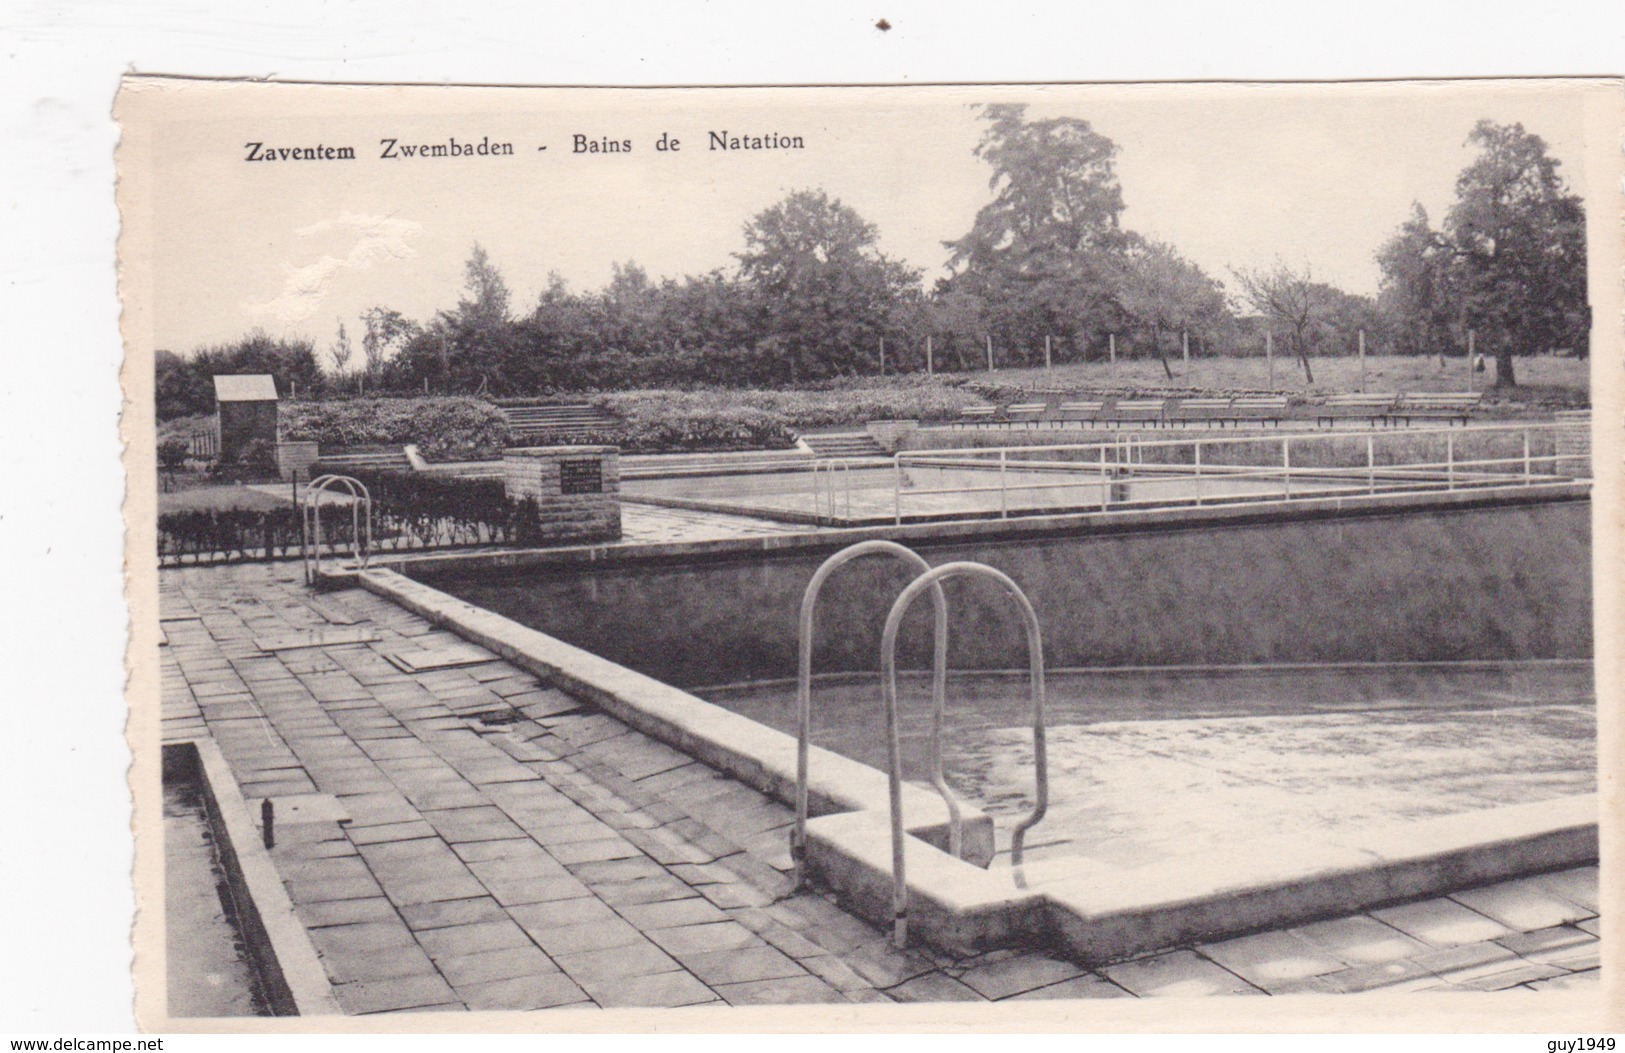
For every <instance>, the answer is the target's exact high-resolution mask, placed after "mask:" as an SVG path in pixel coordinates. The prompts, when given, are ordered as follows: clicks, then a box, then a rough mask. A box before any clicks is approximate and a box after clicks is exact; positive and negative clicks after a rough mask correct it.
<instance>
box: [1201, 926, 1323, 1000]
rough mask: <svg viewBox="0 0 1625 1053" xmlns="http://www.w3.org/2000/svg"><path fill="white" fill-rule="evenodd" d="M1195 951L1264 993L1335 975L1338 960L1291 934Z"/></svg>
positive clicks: (1260, 936)
mask: <svg viewBox="0 0 1625 1053" xmlns="http://www.w3.org/2000/svg"><path fill="white" fill-rule="evenodd" d="M1196 949H1197V951H1198V952H1199V953H1200V954H1201V955H1202V956H1203V957H1205V958H1208V959H1210V960H1212V961H1214V962H1217V963H1218V964H1219V965H1222V966H1223V967H1224V968H1226V969H1228V970H1229V971H1230V972H1233V973H1235V974H1236V975H1237V976H1239V977H1241V978H1242V979H1243V980H1246V981H1248V982H1249V983H1251V984H1253V985H1254V986H1257V987H1262V988H1264V989H1266V990H1269V989H1271V987H1272V985H1274V984H1278V983H1281V982H1283V981H1287V980H1302V979H1305V978H1307V977H1312V976H1320V975H1322V974H1324V973H1329V972H1335V971H1337V970H1339V969H1341V968H1343V967H1344V965H1345V963H1344V962H1343V960H1342V959H1340V958H1337V957H1335V956H1333V955H1332V954H1330V953H1327V952H1326V951H1324V950H1322V949H1320V948H1318V947H1316V946H1315V945H1314V944H1313V943H1311V942H1309V941H1307V940H1304V939H1300V938H1299V937H1298V936H1296V935H1294V934H1293V933H1291V932H1264V933H1259V934H1257V935H1254V936H1242V937H1240V938H1238V939H1233V940H1225V941H1223V942H1222V943H1205V944H1201V945H1200V946H1198V947H1197V948H1196Z"/></svg>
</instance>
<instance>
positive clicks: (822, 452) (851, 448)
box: [801, 431, 887, 460]
mask: <svg viewBox="0 0 1625 1053" xmlns="http://www.w3.org/2000/svg"><path fill="white" fill-rule="evenodd" d="M801 441H802V442H804V443H806V444H807V445H808V446H811V447H812V449H813V453H814V454H815V455H817V456H818V457H819V458H820V459H825V460H827V459H829V458H832V457H844V458H848V459H850V458H855V457H885V456H887V454H886V451H885V450H883V449H881V448H880V444H879V443H877V442H875V440H874V437H873V436H871V435H870V434H869V433H868V432H862V431H853V432H843V433H841V434H839V435H803V436H802V437H801Z"/></svg>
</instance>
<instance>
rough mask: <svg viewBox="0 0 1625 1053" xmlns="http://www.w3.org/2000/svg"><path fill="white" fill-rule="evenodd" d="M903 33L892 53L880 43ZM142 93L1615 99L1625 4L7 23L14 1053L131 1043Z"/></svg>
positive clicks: (651, 9)
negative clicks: (1600, 82)
mask: <svg viewBox="0 0 1625 1053" xmlns="http://www.w3.org/2000/svg"><path fill="white" fill-rule="evenodd" d="M1079 6H1081V5H1079ZM509 7H511V8H512V10H509V9H507V8H509ZM781 12H782V13H781ZM882 17H884V18H886V19H888V20H889V21H890V22H891V24H892V26H893V28H892V29H891V30H890V31H889V32H880V31H879V30H877V29H875V28H874V23H875V21H876V20H877V19H879V18H882ZM126 70H134V71H140V72H149V73H179V74H195V75H208V76H256V77H272V78H277V79H284V80H338V81H345V80H349V81H361V80H365V81H395V80H409V81H415V82H427V83H439V82H448V83H516V84H525V83H542V84H597V83H614V84H672V83H680V84H694V83H752V84H763V83H768V84H771V83H852V82H858V83H874V82H907V83H922V82H934V81H951V80H976V81H1043V80H1145V79H1179V80H1189V79H1231V80H1234V79H1341V78H1372V77H1377V78H1389V77H1410V76H1500V75H1554V74H1620V73H1625V4H1619V3H1618V2H1617V0H1614V2H1608V0H1599V2H1596V3H1577V2H1545V3H1535V2H1532V0H1522V2H1519V3H1506V2H1498V3H1484V2H1477V3H1420V2H1417V0H1410V2H1405V3H1394V2H1381V3H1373V2H1364V0H1362V2H1359V3H1348V4H1343V5H1330V4H1321V5H1316V4H1312V3H1302V2H1301V0H1300V2H1299V3H1282V2H1270V3H1250V4H1246V5H1240V4H1232V5H1222V6H1221V5H1213V4H1201V3H1169V2H1163V3H1148V2H1140V3H1112V4H1110V5H1105V4H1099V5H1089V8H1088V10H1087V13H1083V12H1079V11H1071V10H1067V11H1065V12H1062V11H1058V10H1048V9H1045V8H1043V7H1041V6H1039V5H1034V4H1012V3H999V4H995V3H993V2H991V0H989V2H984V3H980V4H976V5H971V4H954V5H943V4H927V3H918V2H895V0H866V2H865V3H862V4H855V3H832V2H827V0H826V2H822V3H816V4H814V3H807V4H802V5H798V6H796V7H793V8H792V7H788V6H785V7H782V8H770V7H769V6H768V5H766V4H747V3H737V2H726V3H722V2H713V3H689V4H685V5H681V6H679V5H676V4H666V5H657V4H628V3H622V4H609V3H598V4H585V3H575V4H570V5H568V6H565V5H557V6H552V5H540V4H518V3H515V4H512V5H494V4H480V3H475V2H471V0H456V2H452V3H446V2H444V0H441V2H437V3H420V2H405V0H394V2H390V3H345V2H342V0H328V2H320V0H281V2H278V3H275V4H271V3H260V2H256V3H242V4H235V5H229V7H228V6H227V5H221V4H218V3H209V2H202V0H189V2H185V3H166V4H154V3H146V2H143V3H129V2H126V3H115V2H109V0H96V2H82V3H78V4H76V5H74V6H72V7H71V8H70V7H68V6H67V5H65V4H61V3H46V2H37V0H21V2H19V0H9V2H8V3H6V4H5V5H4V7H3V9H0V77H4V92H3V95H0V100H3V110H0V121H3V124H0V189H3V198H0V206H3V212H0V215H3V216H4V219H3V221H0V222H3V224H4V226H3V233H0V267H3V268H4V274H3V279H4V280H3V281H0V290H3V296H4V313H3V315H0V341H3V343H0V353H3V354H4V360H3V372H0V393H3V395H0V400H3V401H0V590H3V596H4V600H3V601H0V617H3V618H4V626H3V631H0V642H3V651H0V659H3V665H0V706H4V708H5V713H6V720H5V722H4V724H3V726H0V751H3V757H0V1034H4V1035H17V1034H39V1035H47V1036H54V1035H73V1034H77V1035H89V1034H99V1033H109V1032H128V1031H130V1030H131V1029H132V1028H133V1016H132V1011H131V992H130V981H129V958H130V949H129V942H128V932H129V923H130V915H131V911H132V897H131V892H130V885H129V878H128V873H129V857H130V840H129V834H128V822H129V811H128V802H127V795H126V790H125V781H124V780H125V766H126V764H127V751H126V750H125V746H124V737H123V717H124V703H123V696H122V680H123V672H122V651H123V643H124V621H125V617H126V610H125V607H124V601H123V596H122V591H121V575H120V568H121V564H122V537H121V529H122V523H121V518H120V508H119V506H120V502H121V500H122V494H123V475H122V471H121V469H120V467H119V462H118V457H119V442H118V432H117V419H118V413H119V409H120V392H119V387H118V376H117V368H118V365H119V362H120V358H121V350H120V342H119V334H118V328H117V323H118V315H117V299H116V295H117V294H116V287H115V273H114V239H115V237H116V234H117V227H118V217H117V213H116V211H115V209H114V205H113V186H114V175H113V150H114V147H115V145H116V142H117V130H116V128H115V127H114V126H113V124H112V122H111V119H110V117H109V110H110V107H111V103H112V100H113V95H114V92H115V91H116V89H117V87H118V77H119V75H120V74H121V73H122V72H124V71H126ZM1599 145H1602V144H1599ZM1599 204H1600V202H1599ZM194 1044H196V1043H194ZM532 1044H534V1042H533V1043H532ZM876 1044H877V1043H876ZM1073 1044H1075V1043H1067V1045H1068V1046H1071V1045H1073ZM1232 1044H1233V1043H1232ZM1408 1044H1410V1045H1419V1042H1416V1041H1413V1042H1411V1043H1408ZM181 1048H185V1044H184V1043H182V1046H181ZM1507 1048H1528V1049H1544V1048H1545V1044H1544V1041H1538V1042H1537V1041H1535V1040H1533V1039H1531V1040H1525V1041H1524V1042H1523V1043H1522V1044H1521V1045H1520V1044H1517V1043H1514V1044H1512V1045H1509V1046H1508V1047H1507Z"/></svg>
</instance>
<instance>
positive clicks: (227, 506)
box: [158, 483, 289, 513]
mask: <svg viewBox="0 0 1625 1053" xmlns="http://www.w3.org/2000/svg"><path fill="white" fill-rule="evenodd" d="M288 502H289V498H288V497H287V496H273V495H271V494H264V493H261V492H260V491H258V490H250V489H249V488H248V487H246V486H238V485H236V484H232V483H227V484H223V485H214V486H195V487H191V488H189V489H184V490H176V491H175V492H173V493H167V494H166V493H162V492H160V493H159V494H158V511H159V512H160V513H164V512H207V511H211V510H212V511H216V512H225V511H229V510H232V509H246V510H250V511H257V512H269V511H273V510H274V509H278V508H287V507H288Z"/></svg>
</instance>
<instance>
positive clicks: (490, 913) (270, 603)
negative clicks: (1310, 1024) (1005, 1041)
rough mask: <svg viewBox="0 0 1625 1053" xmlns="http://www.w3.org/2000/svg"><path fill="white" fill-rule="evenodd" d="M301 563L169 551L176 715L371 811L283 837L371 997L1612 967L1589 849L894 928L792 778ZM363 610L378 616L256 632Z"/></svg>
mask: <svg viewBox="0 0 1625 1053" xmlns="http://www.w3.org/2000/svg"><path fill="white" fill-rule="evenodd" d="M297 578H298V569H297V567H295V566H293V565H289V564H282V565H276V564H273V565H268V566H266V565H256V566H237V567H219V568H210V567H203V568H195V569H194V568H187V569H178V570H166V571H163V572H162V573H161V575H160V586H161V594H162V617H163V618H164V619H165V625H164V628H165V630H166V635H167V638H168V644H167V645H166V646H165V647H164V648H163V652H164V654H163V670H164V681H163V687H164V713H163V723H164V735H165V738H166V739H167V740H181V739H186V738H195V737H199V736H204V735H206V736H208V737H210V738H212V739H213V740H214V741H215V742H216V743H218V744H219V745H220V748H221V751H222V753H223V754H224V756H225V757H226V760H227V762H228V764H229V765H230V767H231V768H232V771H233V774H234V776H235V778H236V780H237V781H238V783H239V784H240V785H241V786H242V788H243V791H244V793H245V795H246V796H248V797H249V798H250V799H251V800H254V799H258V798H262V797H271V798H273V799H286V798H300V799H304V800H309V799H312V798H311V795H316V796H317V797H323V796H331V797H332V798H334V804H335V805H336V806H339V807H340V808H341V810H342V812H343V813H344V814H347V815H348V817H349V818H348V821H343V822H341V821H338V820H336V819H331V818H327V819H317V820H315V821H311V822H298V823H290V824H285V825H283V826H282V827H281V833H280V834H279V839H278V844H277V847H276V849H275V850H273V852H272V859H273V862H274V864H275V866H276V868H277V869H278V871H279V872H280V874H281V877H282V879H283V881H284V884H285V886H286V887H287V889H288V892H289V895H290V898H291V900H292V902H293V903H294V904H295V909H296V913H297V917H298V920H299V921H300V922H301V923H302V924H303V925H304V926H305V927H306V929H307V930H308V932H309V933H310V936H311V938H312V941H313V942H314V943H315V944H316V946H317V948H318V951H319V952H320V954H321V956H322V963H323V966H324V968H325V969H326V970H327V973H328V979H329V981H330V982H331V983H332V986H333V993H334V996H335V997H336V999H337V1001H338V1003H339V1004H340V1005H341V1006H342V1007H343V1009H344V1010H345V1011H346V1012H352V1013H354V1012H383V1011H393V1010H407V1009H447V1010H451V1009H462V1008H478V1009H499V1008H500V1009H532V1008H543V1007H548V1006H581V1007H590V1006H593V1005H643V1006H673V1005H686V1004H722V1003H726V1004H735V1005H739V1004H752V1003H763V1002H768V1003H789V1002H817V1001H827V1002H906V1001H922V1000H923V1001H944V1000H955V1001H958V1000H965V1001H981V1000H1003V999H1007V998H1008V999H1023V998H1091V997H1123V996H1127V995H1131V994H1132V995H1154V994H1200V993H1259V992H1270V993H1288V992H1292V991H1338V990H1362V989H1370V988H1376V987H1394V986H1398V987H1403V988H1414V989H1429V990H1457V989H1471V990H1484V989H1500V988H1507V987H1533V988H1556V987H1565V986H1571V985H1573V984H1576V983H1582V984H1583V983H1592V982H1594V981H1595V979H1596V977H1597V975H1598V973H1597V964H1596V963H1597V957H1598V945H1597V936H1598V921H1597V917H1596V916H1597V893H1596V888H1595V886H1596V870H1595V868H1594V867H1584V866H1582V867H1570V868H1566V869H1564V870H1560V871H1557V872H1555V873H1550V874H1545V875H1541V876H1538V877H1531V878H1525V879H1520V880H1516V881H1510V882H1502V883H1497V884H1493V885H1491V886H1489V887H1488V888H1486V889H1482V890H1478V891H1460V892H1454V893H1452V895H1451V896H1441V897H1435V898H1432V899H1428V900H1425V901H1423V902H1421V903H1416V904H1411V905H1402V906H1398V907H1395V908H1391V909H1387V910H1378V911H1375V912H1371V913H1365V914H1357V915H1351V916H1347V917H1341V918H1332V919H1330V920H1326V921H1321V922H1317V923H1313V924H1308V925H1302V926H1296V927H1291V928H1282V929H1278V930H1275V931H1269V932H1264V933H1260V934H1255V935H1250V936H1243V937H1240V938H1237V939H1230V940H1224V941H1221V942H1217V943H1199V942H1197V943H1190V944H1186V945H1184V946H1180V947H1176V948H1174V949H1170V950H1162V951H1159V952H1158V953H1156V954H1152V955H1148V956H1140V957H1138V958H1136V959H1133V960H1128V961H1121V962H1116V961H1114V962H1109V963H1105V964H1102V965H1099V966H1096V967H1094V968H1086V967H1084V966H1081V965H1077V964H1075V963H1073V962H1070V961H1067V960H1065V959H1062V958H1057V957H1054V956H1051V955H1047V954H1043V953H1039V952H1036V951H1031V950H1029V951H1019V950H1012V949H1004V950H996V951H992V952H988V953H984V954H958V955H955V954H947V953H943V952H938V951H932V950H929V949H925V948H920V947H916V948H912V949H910V950H908V951H903V952H900V951H895V950H893V949H892V948H890V947H889V945H888V944H887V942H886V939H885V934H884V933H882V932H881V930H879V929H877V928H875V927H874V926H872V925H870V924H868V923H866V922H864V921H862V920H861V919H859V918H856V917H854V916H853V915H851V914H849V913H847V912H846V911H844V910H842V909H840V908H839V907H838V906H837V905H836V904H835V903H833V902H832V901H831V900H830V899H829V898H826V897H825V896H822V895H818V894H815V893H808V892H803V893H800V894H795V895H789V894H788V880H787V878H786V875H785V873H784V867H785V865H786V863H787V860H786V859H785V853H784V844H785V832H786V826H787V824H788V822H789V812H788V810H787V809H786V808H784V806H783V805H782V804H780V803H778V802H777V801H774V800H773V799H771V798H770V797H768V796H766V795H763V794H761V793H760V792H758V791H756V790H754V789H751V788H750V787H748V786H746V785H744V784H742V783H741V782H739V781H738V780H736V779H730V778H726V777H723V776H721V775H720V774H719V773H718V772H716V771H715V770H713V769H711V768H708V767H706V766H705V765H703V764H700V763H698V762H695V761H694V760H692V759H691V758H689V757H687V756H685V755H684V754H682V753H679V752H677V751H675V750H672V749H670V748H669V747H666V746H663V745H661V744H660V743H658V742H656V741H654V740H652V739H649V738H648V737H646V736H644V735H642V734H640V733H639V732H637V731H634V730H631V729H629V728H628V727H627V726H626V725H624V724H622V723H621V722H619V721H616V720H614V719H612V718H610V717H608V716H606V715H604V714H603V713H602V712H598V711H595V710H594V708H593V707H591V706H590V705H586V704H584V703H583V702H582V701H581V700H580V698H578V697H573V696H572V695H571V694H570V693H567V692H564V691H560V690H559V689H558V688H557V687H554V686H549V685H546V684H544V683H541V682H540V681H538V680H537V679H536V678H535V677H534V676H532V675H530V674H529V673H527V672H525V671H524V670H522V669H520V668H518V667H516V666H515V665H513V664H511V663H509V662H506V661H501V660H499V659H497V657H496V656H495V655H490V656H489V657H490V660H489V661H480V662H477V663H475V664H471V665H464V666H458V667H453V668H445V669H439V670H432V671H426V672H420V673H415V674H409V673H405V672H402V671H401V670H400V669H398V668H397V667H396V666H395V665H393V664H391V663H390V662H389V661H388V660H387V659H386V658H385V657H384V655H385V654H386V653H396V652H400V651H413V652H419V653H421V652H423V651H426V650H430V649H433V648H437V647H441V646H447V645H451V644H453V643H455V645H456V646H457V647H458V648H459V649H461V648H465V647H466V646H467V645H465V644H463V643H462V642H461V641H454V639H453V638H452V637H450V636H449V634H446V633H443V632H440V631H437V630H436V629H435V628H434V627H433V626H432V625H430V624H429V623H428V622H427V621H426V620H424V619H423V618H421V617H418V616H416V615H414V614H411V613H409V612H407V611H405V610H403V609H402V608H400V607H399V606H397V605H395V604H393V603H390V602H388V601H386V600H384V599H381V598H379V597H376V596H372V595H369V594H366V593H363V592H361V591H360V590H356V589H349V590H344V591H340V592H335V593H327V594H324V595H322V596H321V597H319V598H318V597H317V596H316V595H314V594H312V593H310V592H309V591H308V590H305V589H304V588H303V587H302V586H301V585H300V584H299V583H298V581H297ZM335 627H342V628H343V629H345V630H358V629H359V630H364V632H361V633H355V634H354V636H355V637H356V639H354V640H353V642H344V640H347V639H351V637H349V636H343V637H340V636H339V634H338V633H334V632H330V633H328V634H327V636H326V637H325V641H326V642H323V641H324V637H323V636H321V635H318V634H313V635H310V636H309V638H308V640H309V642H311V644H312V645H311V646H305V647H288V648H279V649H277V650H274V651H270V652H267V651H265V650H264V649H263V648H262V647H261V646H260V644H259V643H256V642H255V641H256V640H259V641H260V642H261V643H264V642H266V641H267V640H268V639H269V638H273V637H274V638H276V640H275V642H277V643H284V644H285V643H288V642H294V643H297V642H298V641H297V640H290V638H291V637H293V636H297V635H299V634H302V633H311V632H312V630H320V629H324V628H327V629H333V628H335ZM367 635H371V636H376V637H377V639H361V638H360V637H362V636H367ZM480 657H485V656H484V655H481V656H480ZM314 814H316V815H322V814H328V815H331V814H335V813H330V812H323V810H322V809H315V810H314Z"/></svg>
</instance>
